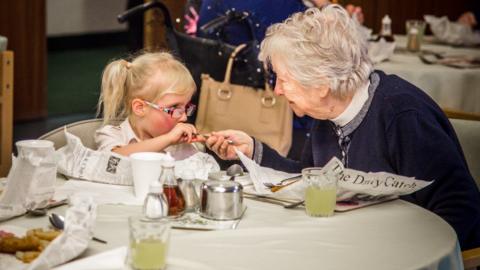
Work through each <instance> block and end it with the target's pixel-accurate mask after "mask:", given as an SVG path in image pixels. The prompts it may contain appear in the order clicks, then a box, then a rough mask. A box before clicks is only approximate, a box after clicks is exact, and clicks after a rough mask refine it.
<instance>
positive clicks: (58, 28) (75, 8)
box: [47, 0, 127, 37]
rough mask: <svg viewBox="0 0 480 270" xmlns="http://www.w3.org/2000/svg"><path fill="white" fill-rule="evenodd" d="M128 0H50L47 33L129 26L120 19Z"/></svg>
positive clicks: (112, 29)
mask: <svg viewBox="0 0 480 270" xmlns="http://www.w3.org/2000/svg"><path fill="white" fill-rule="evenodd" d="M126 7H127V0H47V35H48V36H49V37H52V36H63V35H80V34H86V33H99V32H115V31H123V30H126V25H125V24H120V23H118V22H117V18H116V17H117V15H118V14H120V13H121V12H123V11H125V9H126Z"/></svg>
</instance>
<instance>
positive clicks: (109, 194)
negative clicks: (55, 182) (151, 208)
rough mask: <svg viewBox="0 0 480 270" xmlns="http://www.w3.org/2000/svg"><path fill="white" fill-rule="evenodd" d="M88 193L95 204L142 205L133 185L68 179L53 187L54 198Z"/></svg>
mask: <svg viewBox="0 0 480 270" xmlns="http://www.w3.org/2000/svg"><path fill="white" fill-rule="evenodd" d="M79 193H81V194H88V195H89V196H91V197H92V198H93V200H94V201H95V203H96V204H98V205H103V204H123V205H142V204H143V200H142V199H138V198H137V197H135V195H134V193H133V186H122V185H111V184H102V183H94V182H89V181H82V180H75V179H70V180H68V181H66V182H65V184H63V185H62V186H60V187H57V188H56V189H55V196H54V198H55V199H57V198H69V197H71V196H74V195H76V194H79Z"/></svg>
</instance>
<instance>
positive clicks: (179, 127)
mask: <svg viewBox="0 0 480 270" xmlns="http://www.w3.org/2000/svg"><path fill="white" fill-rule="evenodd" d="M196 133H197V129H196V128H195V126H193V125H192V124H186V123H178V124H176V125H175V127H174V128H173V129H172V130H170V132H168V133H167V134H166V135H167V136H168V138H169V141H170V144H178V143H190V142H191V141H192V138H193V137H194V135H193V134H196Z"/></svg>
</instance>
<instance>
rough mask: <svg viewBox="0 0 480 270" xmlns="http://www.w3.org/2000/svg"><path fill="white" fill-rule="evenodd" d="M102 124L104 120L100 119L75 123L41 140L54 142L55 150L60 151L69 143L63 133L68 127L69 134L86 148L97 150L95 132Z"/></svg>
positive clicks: (44, 136) (50, 133) (58, 129)
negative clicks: (78, 139)
mask: <svg viewBox="0 0 480 270" xmlns="http://www.w3.org/2000/svg"><path fill="white" fill-rule="evenodd" d="M102 123H103V119H99V118H97V119H88V120H82V121H78V122H73V123H70V124H68V125H66V126H62V127H59V128H57V129H54V130H52V131H50V132H48V133H46V134H43V135H42V136H40V138H39V139H41V140H49V141H52V142H53V143H54V146H55V149H58V148H60V147H62V146H64V145H65V144H66V143H67V142H66V140H65V135H64V133H63V131H64V129H65V127H66V128H67V130H68V132H70V133H72V134H73V135H75V136H77V137H79V138H80V140H81V141H82V143H83V145H84V146H85V147H88V148H90V149H93V150H96V149H97V145H96V144H95V131H96V130H97V129H99V128H100V127H102ZM114 124H115V123H114Z"/></svg>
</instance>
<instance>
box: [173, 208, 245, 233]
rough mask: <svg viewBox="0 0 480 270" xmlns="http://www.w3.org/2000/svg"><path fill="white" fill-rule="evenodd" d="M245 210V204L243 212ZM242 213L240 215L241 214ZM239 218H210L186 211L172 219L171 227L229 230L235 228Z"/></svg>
mask: <svg viewBox="0 0 480 270" xmlns="http://www.w3.org/2000/svg"><path fill="white" fill-rule="evenodd" d="M246 210H247V207H246V206H245V207H244V209H243V213H245V211H246ZM243 213H242V216H243ZM240 220H241V218H239V219H235V220H212V219H207V218H204V217H202V216H200V215H199V214H198V213H186V214H185V215H183V216H181V217H179V218H176V219H172V220H171V221H172V227H173V228H177V229H189V230H231V229H236V228H237V225H238V223H239V222H240Z"/></svg>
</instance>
